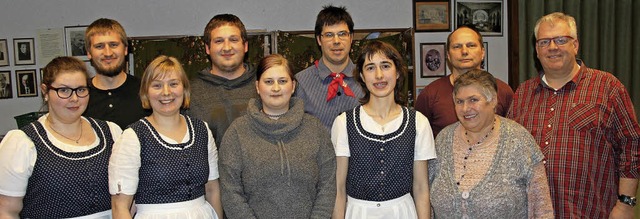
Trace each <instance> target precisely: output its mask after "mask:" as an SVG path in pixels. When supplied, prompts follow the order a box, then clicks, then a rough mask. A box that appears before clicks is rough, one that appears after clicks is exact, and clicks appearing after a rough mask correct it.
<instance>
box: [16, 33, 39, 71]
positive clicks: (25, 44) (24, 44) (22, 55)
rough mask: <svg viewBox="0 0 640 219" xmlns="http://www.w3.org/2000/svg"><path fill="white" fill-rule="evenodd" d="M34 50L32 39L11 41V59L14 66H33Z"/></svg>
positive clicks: (34, 59) (34, 61)
mask: <svg viewBox="0 0 640 219" xmlns="http://www.w3.org/2000/svg"><path fill="white" fill-rule="evenodd" d="M34 48H36V47H35V46H34V45H33V38H17V39H13V51H14V53H13V59H14V60H15V63H16V65H35V64H36V51H35V49H34Z"/></svg>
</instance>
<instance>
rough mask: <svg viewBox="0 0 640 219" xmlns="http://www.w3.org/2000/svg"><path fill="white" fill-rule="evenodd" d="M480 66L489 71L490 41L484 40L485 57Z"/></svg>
mask: <svg viewBox="0 0 640 219" xmlns="http://www.w3.org/2000/svg"><path fill="white" fill-rule="evenodd" d="M480 68H481V69H482V70H485V71H489V43H487V42H484V59H483V60H482V63H480Z"/></svg>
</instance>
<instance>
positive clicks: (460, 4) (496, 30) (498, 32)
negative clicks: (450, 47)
mask: <svg viewBox="0 0 640 219" xmlns="http://www.w3.org/2000/svg"><path fill="white" fill-rule="evenodd" d="M455 5H456V10H455V22H456V28H458V27H459V26H462V25H467V26H473V27H475V28H477V29H478V30H479V31H480V33H481V34H482V36H502V26H503V25H502V24H503V20H502V1H457V2H456V4H455Z"/></svg>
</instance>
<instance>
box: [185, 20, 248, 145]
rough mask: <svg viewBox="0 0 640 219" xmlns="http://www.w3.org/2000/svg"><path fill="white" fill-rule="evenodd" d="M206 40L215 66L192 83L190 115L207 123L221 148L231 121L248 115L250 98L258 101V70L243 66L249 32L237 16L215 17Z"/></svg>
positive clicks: (204, 39)
mask: <svg viewBox="0 0 640 219" xmlns="http://www.w3.org/2000/svg"><path fill="white" fill-rule="evenodd" d="M203 41H204V46H205V51H206V52H207V54H208V55H209V58H210V59H211V67H209V68H206V69H204V70H202V71H200V72H198V75H197V76H196V77H194V78H193V79H192V80H191V107H190V108H189V110H188V111H187V113H188V114H189V115H191V116H193V117H196V118H198V119H201V120H204V121H206V122H207V123H208V124H209V128H210V129H211V132H212V133H213V134H214V138H215V141H216V145H218V146H220V142H221V141H222V136H223V135H224V132H225V131H226V130H227V128H229V125H231V122H233V120H235V119H236V118H238V117H240V116H242V115H244V114H245V112H246V109H247V104H248V102H249V99H251V98H258V93H257V92H256V88H255V81H256V71H255V69H254V68H253V67H251V66H249V65H248V64H247V63H243V60H244V56H245V53H247V51H248V50H249V42H248V41H247V30H246V29H245V27H244V24H243V23H242V21H240V18H238V17H237V16H235V15H232V14H219V15H216V16H214V17H213V18H211V20H210V21H209V23H208V24H207V26H206V27H205V29H204V36H203Z"/></svg>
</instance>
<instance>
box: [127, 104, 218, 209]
mask: <svg viewBox="0 0 640 219" xmlns="http://www.w3.org/2000/svg"><path fill="white" fill-rule="evenodd" d="M185 120H186V122H187V132H188V135H189V136H190V139H189V141H188V142H185V143H181V144H170V143H167V142H166V141H164V140H162V138H161V137H160V134H159V133H158V132H157V131H156V129H155V128H153V126H151V124H150V123H149V121H148V120H147V119H146V118H143V119H141V120H139V121H137V122H135V123H133V124H131V126H130V127H131V128H132V129H133V131H135V133H136V135H137V136H138V139H139V140H140V160H141V166H140V170H139V175H138V178H139V181H138V190H137V191H136V195H135V200H136V203H137V204H162V203H175V202H183V201H189V200H193V199H196V198H198V197H200V196H203V195H204V194H205V188H204V185H205V184H206V183H207V182H208V180H209V153H208V148H207V145H208V140H209V137H208V135H207V127H206V126H205V124H204V122H202V121H201V120H198V119H192V118H190V117H188V116H185Z"/></svg>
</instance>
